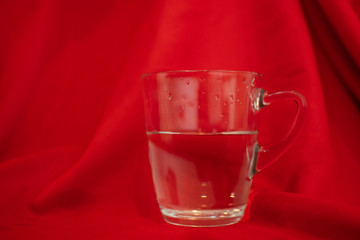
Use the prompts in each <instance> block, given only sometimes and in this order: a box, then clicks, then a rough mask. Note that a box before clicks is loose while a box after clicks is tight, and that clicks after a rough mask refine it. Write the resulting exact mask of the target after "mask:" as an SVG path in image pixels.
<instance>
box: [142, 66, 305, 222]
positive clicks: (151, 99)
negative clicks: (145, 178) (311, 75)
mask: <svg viewBox="0 0 360 240" xmlns="http://www.w3.org/2000/svg"><path fill="white" fill-rule="evenodd" d="M260 78H261V75H260V74H258V73H254V72H244V71H227V70H182V71H169V72H157V73H150V74H144V75H143V90H144V100H145V115H146V127H147V136H148V140H149V141H148V143H149V160H150V164H151V169H152V176H153V182H154V186H155V191H156V196H157V200H158V203H159V206H160V210H161V213H162V215H163V217H164V219H165V221H167V222H169V223H171V224H175V225H183V226H222V225H229V224H233V223H236V222H238V221H239V220H240V219H241V218H242V216H243V214H244V210H245V207H246V203H247V200H248V195H249V191H250V187H251V182H252V177H253V176H254V174H255V173H256V172H258V171H260V170H261V169H259V168H258V167H257V160H258V157H259V156H260V155H261V158H264V159H265V158H267V161H266V164H265V166H264V167H266V166H267V165H269V164H271V163H273V162H274V161H275V160H276V159H278V158H279V157H280V156H281V155H282V154H283V153H284V152H285V151H286V150H287V148H288V147H289V145H290V144H291V143H292V142H293V140H294V138H295V136H296V135H297V133H298V132H299V129H300V125H301V119H302V116H303V112H304V107H305V105H306V104H305V100H304V97H303V96H302V95H300V94H299V93H297V92H294V91H284V92H276V93H271V94H269V93H267V92H266V91H265V90H263V89H261V88H258V87H257V85H258V83H259V80H260ZM284 100H285V101H288V100H290V101H293V102H295V103H296V104H295V105H296V107H297V111H296V116H295V119H294V124H293V125H292V127H291V129H290V130H289V132H288V134H287V135H286V137H285V138H284V139H283V140H282V141H281V142H280V143H277V144H275V145H274V146H272V147H268V148H265V147H262V146H259V144H258V140H257V139H258V113H259V111H260V109H261V108H263V107H265V106H267V105H270V104H272V103H273V102H276V101H284ZM295 105H294V106H295ZM269 159H270V160H269Z"/></svg>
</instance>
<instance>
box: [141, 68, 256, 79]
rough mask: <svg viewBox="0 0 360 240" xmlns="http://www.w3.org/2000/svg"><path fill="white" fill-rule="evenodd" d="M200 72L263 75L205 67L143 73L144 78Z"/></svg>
mask: <svg viewBox="0 0 360 240" xmlns="http://www.w3.org/2000/svg"><path fill="white" fill-rule="evenodd" d="M200 72H223V73H242V74H252V75H255V76H258V77H262V76H263V74H261V73H257V72H253V71H240V70H226V69H204V70H169V71H158V72H150V73H144V74H142V75H141V78H142V79H145V78H146V77H147V76H150V75H156V74H159V73H162V74H167V73H200Z"/></svg>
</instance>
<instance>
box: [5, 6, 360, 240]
mask: <svg viewBox="0 0 360 240" xmlns="http://www.w3.org/2000/svg"><path fill="white" fill-rule="evenodd" d="M359 19H360V1H358V0H344V1H340V0H338V1H336V0H334V1H326V0H304V1H295V0H289V1H285V0H284V1H283V0H275V1H267V0H262V1H260V0H259V1H237V0H233V1H228V0H223V1H189V0H188V1H177V0H168V1H165V0H164V1H160V0H159V1H145V0H144V1H115V0H94V1H87V0H77V1H72V0H18V1H1V2H0V239H4V240H8V239H149V238H151V239H225V238H233V239H235V238H236V239H319V238H320V239H322V238H326V239H360V191H359V187H360V177H359V175H360V154H359V151H358V147H359V143H360V141H359V136H360V111H359V103H360V80H359V78H360V20H359ZM175 69H234V70H250V71H256V72H260V73H263V74H264V76H265V77H264V80H263V87H264V88H265V89H267V90H268V91H269V92H273V91H279V90H297V91H299V92H301V93H302V94H303V95H304V96H305V98H306V100H307V103H308V108H307V112H306V116H305V120H304V125H303V128H302V130H301V133H300V135H299V137H298V138H297V140H296V142H295V143H294V145H293V146H292V147H291V148H290V150H289V151H288V152H287V153H286V154H285V155H284V156H283V157H282V158H281V159H280V160H279V161H278V162H277V163H276V164H274V165H272V166H271V167H269V168H268V169H266V170H264V171H263V172H261V173H259V174H257V175H256V176H255V179H254V183H253V191H252V193H251V196H250V200H249V207H248V209H247V211H246V215H245V218H244V220H243V221H242V222H241V223H239V224H235V225H232V226H227V227H221V228H184V227H177V226H172V225H169V224H166V223H164V221H163V220H162V218H161V215H160V212H159V209H158V207H157V203H156V199H155V194H154V189H153V185H152V180H151V174H150V167H149V163H148V159H147V140H146V136H145V121H144V113H143V104H142V95H141V79H140V76H141V74H142V73H145V72H152V71H160V70H175ZM291 107H292V106H288V105H286V104H284V105H281V104H279V105H277V106H275V105H274V106H272V107H269V108H265V109H264V110H263V112H262V121H261V128H260V131H261V141H262V143H263V144H264V145H266V144H268V143H269V142H270V141H274V142H275V141H276V140H278V139H279V138H280V137H281V136H282V134H284V133H285V131H286V129H287V128H288V127H289V123H290V121H291V119H292V117H293V116H292V112H291V110H290V109H292V108H291ZM287 110H288V111H289V114H286V113H285V111H287ZM260 161H261V159H260Z"/></svg>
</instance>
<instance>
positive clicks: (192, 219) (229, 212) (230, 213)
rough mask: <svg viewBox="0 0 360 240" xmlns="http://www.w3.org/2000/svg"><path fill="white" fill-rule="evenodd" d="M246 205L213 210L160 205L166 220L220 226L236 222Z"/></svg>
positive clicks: (197, 225)
mask: <svg viewBox="0 0 360 240" xmlns="http://www.w3.org/2000/svg"><path fill="white" fill-rule="evenodd" d="M245 207H246V205H243V206H239V207H235V208H225V209H213V210H198V209H197V210H173V209H169V208H164V207H160V209H161V213H162V215H163V217H164V219H165V221H166V222H168V223H171V224H174V225H179V226H187V227H220V226H226V225H230V224H234V223H237V222H239V221H240V220H241V218H242V217H243V215H244V210H245Z"/></svg>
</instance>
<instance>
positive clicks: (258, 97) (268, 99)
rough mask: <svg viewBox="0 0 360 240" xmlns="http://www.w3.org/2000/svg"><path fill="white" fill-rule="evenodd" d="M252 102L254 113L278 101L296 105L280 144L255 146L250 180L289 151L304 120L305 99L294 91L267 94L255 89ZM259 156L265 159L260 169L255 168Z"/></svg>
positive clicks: (262, 90)
mask: <svg viewBox="0 0 360 240" xmlns="http://www.w3.org/2000/svg"><path fill="white" fill-rule="evenodd" d="M253 100H254V102H253V108H254V110H255V111H259V110H260V109H262V108H264V107H266V106H269V105H271V104H272V103H275V102H278V101H293V102H295V103H296V115H295V118H294V121H293V123H292V125H291V127H290V129H289V131H288V132H287V134H286V135H285V137H284V138H283V139H282V140H281V141H280V142H278V143H277V144H275V145H273V146H269V147H262V146H260V145H259V144H258V143H256V144H255V149H254V154H253V157H252V160H251V163H250V173H249V176H250V178H252V177H253V176H254V175H255V173H258V172H260V171H262V170H263V169H264V168H267V167H268V166H269V165H271V164H273V163H274V162H275V161H277V160H278V159H279V158H280V157H281V156H282V155H283V154H284V153H285V152H286V151H287V150H288V149H289V147H290V146H291V144H292V143H293V142H294V140H295V138H296V136H297V135H298V133H299V130H300V128H301V125H302V122H303V118H304V112H305V111H304V110H305V108H306V101H305V98H304V97H303V95H301V94H300V93H298V92H296V91H281V92H275V93H267V92H266V91H265V90H264V89H261V88H256V89H254V92H253ZM259 155H261V158H263V157H264V158H265V159H267V161H266V164H265V165H263V166H262V167H261V168H259V167H258V166H257V159H258V157H259Z"/></svg>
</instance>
